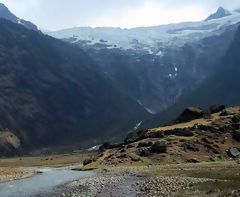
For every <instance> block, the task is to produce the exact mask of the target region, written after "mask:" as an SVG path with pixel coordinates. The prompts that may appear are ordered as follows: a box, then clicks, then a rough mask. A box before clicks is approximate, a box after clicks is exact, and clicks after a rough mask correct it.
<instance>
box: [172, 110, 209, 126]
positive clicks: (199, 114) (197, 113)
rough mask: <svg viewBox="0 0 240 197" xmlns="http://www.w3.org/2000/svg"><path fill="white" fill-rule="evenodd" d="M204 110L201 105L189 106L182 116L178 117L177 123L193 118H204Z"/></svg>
mask: <svg viewBox="0 0 240 197" xmlns="http://www.w3.org/2000/svg"><path fill="white" fill-rule="evenodd" d="M204 114H205V113H204V111H203V109H201V108H199V107H189V108H187V109H185V110H184V112H183V113H182V114H180V116H178V118H177V119H176V121H175V123H183V122H189V121H191V120H195V119H199V118H204Z"/></svg>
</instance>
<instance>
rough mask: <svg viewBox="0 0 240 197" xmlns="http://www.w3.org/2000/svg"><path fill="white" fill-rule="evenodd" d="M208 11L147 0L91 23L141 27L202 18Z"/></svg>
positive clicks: (191, 6) (93, 24)
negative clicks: (132, 7) (122, 11)
mask: <svg viewBox="0 0 240 197" xmlns="http://www.w3.org/2000/svg"><path fill="white" fill-rule="evenodd" d="M206 14H207V13H206V11H205V10H204V9H203V8H202V7H200V6H196V5H194V4H189V5H179V6H171V7H170V6H169V5H168V4H165V3H159V2H158V1H156V0H148V1H145V2H144V3H143V4H142V5H140V6H138V7H136V8H135V9H129V10H125V12H124V13H121V14H119V15H118V16H116V17H105V18H102V19H98V20H95V21H93V22H91V23H90V25H92V26H116V27H117V26H121V27H139V26H153V25H159V24H167V23H177V22H182V21H188V20H202V19H203V18H204V17H205V16H206Z"/></svg>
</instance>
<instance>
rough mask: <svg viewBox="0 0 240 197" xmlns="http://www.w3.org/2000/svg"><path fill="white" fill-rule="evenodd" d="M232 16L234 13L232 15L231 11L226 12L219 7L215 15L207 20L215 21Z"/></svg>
mask: <svg viewBox="0 0 240 197" xmlns="http://www.w3.org/2000/svg"><path fill="white" fill-rule="evenodd" d="M230 15H232V13H231V12H230V11H228V10H226V9H225V8H223V7H219V8H218V9H217V11H216V12H215V13H214V14H211V15H210V16H209V17H208V18H207V19H206V21H209V20H213V19H219V18H223V17H226V16H230Z"/></svg>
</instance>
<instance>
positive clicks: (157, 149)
mask: <svg viewBox="0 0 240 197" xmlns="http://www.w3.org/2000/svg"><path fill="white" fill-rule="evenodd" d="M166 151H167V141H165V140H161V141H158V142H155V143H154V144H153V145H152V146H151V152H152V153H165V152H166Z"/></svg>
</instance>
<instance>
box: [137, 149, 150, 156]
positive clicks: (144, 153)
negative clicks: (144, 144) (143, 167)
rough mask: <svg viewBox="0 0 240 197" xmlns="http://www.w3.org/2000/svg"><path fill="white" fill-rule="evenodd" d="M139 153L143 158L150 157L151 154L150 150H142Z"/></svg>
mask: <svg viewBox="0 0 240 197" xmlns="http://www.w3.org/2000/svg"><path fill="white" fill-rule="evenodd" d="M138 151H139V155H140V156H142V157H148V156H149V155H150V154H151V153H150V149H149V148H140V149H139V150H138Z"/></svg>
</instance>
